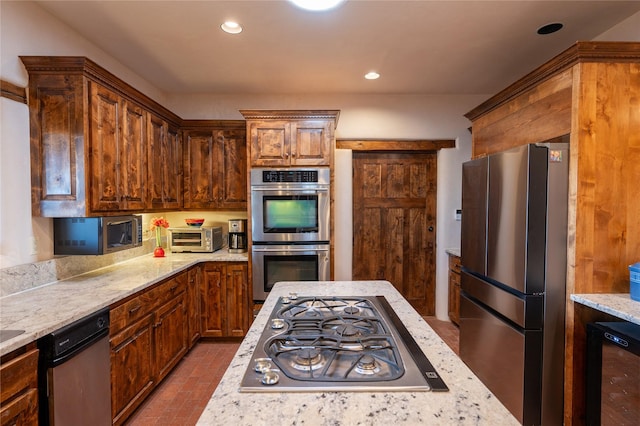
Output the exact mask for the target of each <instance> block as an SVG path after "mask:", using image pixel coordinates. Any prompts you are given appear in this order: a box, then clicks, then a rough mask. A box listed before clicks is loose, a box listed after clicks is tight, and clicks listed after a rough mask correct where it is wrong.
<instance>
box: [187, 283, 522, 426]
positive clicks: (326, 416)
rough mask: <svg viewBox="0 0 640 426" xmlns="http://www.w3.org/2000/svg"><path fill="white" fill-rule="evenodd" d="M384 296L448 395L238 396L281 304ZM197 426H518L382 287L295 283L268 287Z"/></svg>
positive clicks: (420, 320)
mask: <svg viewBox="0 0 640 426" xmlns="http://www.w3.org/2000/svg"><path fill="white" fill-rule="evenodd" d="M290 292H296V293H298V295H299V296H370V295H383V296H385V297H386V299H387V300H388V301H389V303H390V304H391V306H392V307H393V309H394V310H395V311H396V313H397V314H398V316H399V317H400V319H401V320H402V321H403V323H404V324H405V326H406V328H407V329H408V330H409V332H410V333H411V334H412V336H413V337H414V339H415V340H416V342H417V343H418V344H419V345H420V347H421V348H422V350H423V351H424V353H425V355H426V356H427V358H429V360H430V361H431V363H432V364H433V365H434V367H435V368H436V369H437V371H438V373H439V374H440V376H441V377H442V379H443V380H444V382H445V383H446V384H447V386H448V387H449V389H450V390H449V392H289V393H287V392H268V393H241V392H239V387H240V382H241V380H242V377H243V375H244V373H245V370H246V369H247V366H248V364H249V362H250V360H251V355H252V353H253V350H254V347H255V345H256V343H257V341H258V339H259V337H260V334H261V333H262V330H263V329H264V327H265V323H266V321H267V319H268V318H269V315H270V313H271V311H272V310H273V307H274V306H275V303H276V301H277V299H278V297H280V296H287V295H288V294H289V293H290ZM198 424H199V425H217V424H234V425H247V426H249V425H251V426H255V425H259V426H260V425H272V424H277V425H302V424H304V425H357V424H359V425H372V424H376V425H377V424H380V425H382V424H387V425H391V424H405V425H416V424H428V425H446V426H450V425H492V426H493V425H518V424H519V423H518V421H517V420H516V419H515V418H514V417H513V416H512V415H511V413H509V411H508V410H507V409H506V408H505V407H504V406H503V405H502V403H500V401H498V399H497V398H496V397H495V396H494V395H493V394H492V393H491V392H490V391H489V390H488V389H487V388H486V387H485V386H484V384H482V382H481V381H480V380H479V379H478V378H477V377H476V376H475V375H474V374H473V373H472V372H471V370H469V368H468V367H467V366H466V365H465V364H464V363H463V362H462V360H460V358H459V357H458V356H457V355H456V354H455V353H454V352H453V351H452V350H451V349H450V348H449V347H448V346H447V345H446V344H445V343H444V341H443V340H442V339H441V338H440V337H439V336H438V335H437V334H436V333H435V332H434V331H433V330H432V329H431V327H430V326H429V325H428V324H427V323H426V322H425V321H424V319H423V318H422V317H421V316H420V315H419V314H418V313H417V312H416V311H415V310H414V309H413V308H412V307H411V305H409V303H408V302H407V301H406V300H405V299H404V298H403V297H402V296H401V295H400V293H399V292H398V291H397V290H396V289H395V288H394V287H393V286H392V285H391V284H390V283H389V282H387V281H343V282H313V283H308V282H305V283H301V282H298V283H294V282H283V283H278V284H276V285H275V286H274V288H273V290H272V291H271V292H270V295H269V297H268V298H267V300H266V301H265V304H264V306H263V308H262V309H261V310H260V312H259V314H258V316H257V317H256V319H255V321H254V323H253V325H252V326H251V328H250V329H249V331H248V333H247V336H246V337H245V339H244V340H243V342H242V344H241V345H240V347H239V349H238V352H237V353H236V355H235V357H234V358H233V360H232V361H231V363H230V365H229V368H228V369H227V371H226V372H225V374H224V376H223V377H222V380H221V381H220V384H219V385H218V387H217V389H216V390H215V392H214V394H213V395H212V396H211V399H210V400H209V403H208V405H207V407H206V408H205V411H204V412H203V414H202V416H201V417H200V420H199V421H198Z"/></svg>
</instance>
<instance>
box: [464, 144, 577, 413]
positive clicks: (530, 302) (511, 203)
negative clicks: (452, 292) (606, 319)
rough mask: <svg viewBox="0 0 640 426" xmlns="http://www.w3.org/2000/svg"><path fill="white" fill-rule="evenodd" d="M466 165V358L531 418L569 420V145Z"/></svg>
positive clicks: (534, 147)
mask: <svg viewBox="0 0 640 426" xmlns="http://www.w3.org/2000/svg"><path fill="white" fill-rule="evenodd" d="M558 141H559V142H557V143H545V144H531V145H526V146H521V147H518V148H515V149H512V150H509V151H504V152H501V153H498V154H493V155H489V156H487V157H483V158H479V159H475V160H472V161H468V162H466V163H464V164H463V168H462V170H463V178H462V181H463V183H462V240H461V256H462V273H461V297H460V357H461V358H462V360H463V361H464V362H465V363H466V364H467V365H468V366H469V367H470V368H471V369H472V370H473V371H474V373H475V374H476V375H477V376H478V377H479V378H480V379H481V380H482V381H483V382H484V383H485V385H487V387H488V388H489V389H490V390H491V391H492V392H493V393H494V394H495V395H496V396H497V397H498V399H500V401H501V402H502V403H503V404H504V405H505V406H506V407H507V408H508V409H509V411H511V412H512V413H513V415H514V416H515V417H516V418H517V419H518V420H520V422H521V423H522V424H524V425H540V424H542V425H545V426H547V425H561V424H562V420H563V371H564V322H565V319H564V316H565V289H566V260H567V253H566V251H567V204H568V176H569V173H568V171H569V145H568V143H566V142H567V139H566V138H559V139H558Z"/></svg>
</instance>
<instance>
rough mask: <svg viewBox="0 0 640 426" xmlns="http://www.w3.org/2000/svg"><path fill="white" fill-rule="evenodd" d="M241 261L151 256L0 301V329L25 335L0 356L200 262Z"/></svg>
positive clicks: (224, 256) (227, 256) (217, 255)
mask: <svg viewBox="0 0 640 426" xmlns="http://www.w3.org/2000/svg"><path fill="white" fill-rule="evenodd" d="M211 261H213V262H236V261H239V262H246V261H247V254H246V253H242V254H231V253H229V252H228V250H227V249H226V248H225V249H222V250H218V251H217V252H214V253H167V255H166V257H162V258H155V257H153V256H152V255H151V254H149V255H144V256H140V257H136V258H134V259H131V260H128V261H125V262H121V263H116V264H114V265H111V266H108V267H105V268H101V269H97V270H95V271H91V272H89V273H86V274H82V275H78V276H76V277H73V278H68V279H65V280H61V281H55V282H52V283H50V284H46V285H43V286H40V287H37V288H34V289H30V290H26V291H22V292H20V293H15V294H11V295H9V296H4V297H1V298H0V329H1V330H25V332H24V333H23V334H21V335H19V336H17V337H14V338H12V339H9V340H7V341H5V342H3V343H1V344H0V355H5V354H7V353H9V352H11V351H12V350H14V349H17V348H20V347H22V346H24V345H26V344H28V343H31V342H33V341H35V340H37V339H38V338H40V337H42V336H44V335H46V334H48V333H50V332H52V331H55V330H57V329H59V328H61V327H63V326H65V325H67V324H70V323H72V322H73V321H75V320H78V319H81V318H83V317H85V316H87V315H89V314H91V313H93V312H95V311H97V310H98V309H101V308H104V307H105V306H109V305H111V304H113V303H115V302H117V301H119V300H122V299H124V298H126V297H128V296H130V295H132V294H134V293H136V292H138V291H140V290H143V289H145V288H146V287H149V286H150V285H153V284H155V283H158V282H160V281H162V280H164V279H166V278H169V277H171V276H172V275H175V274H176V273H178V272H181V271H184V270H186V269H188V268H189V267H191V266H193V265H195V264H197V263H200V262H211Z"/></svg>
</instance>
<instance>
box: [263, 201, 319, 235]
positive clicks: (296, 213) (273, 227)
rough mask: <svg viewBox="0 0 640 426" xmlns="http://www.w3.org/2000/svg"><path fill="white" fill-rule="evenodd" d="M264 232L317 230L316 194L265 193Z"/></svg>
mask: <svg viewBox="0 0 640 426" xmlns="http://www.w3.org/2000/svg"><path fill="white" fill-rule="evenodd" d="M262 203H263V231H264V232H265V233H300V232H318V196H317V195H265V196H263V199H262Z"/></svg>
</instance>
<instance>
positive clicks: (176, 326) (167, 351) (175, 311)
mask: <svg viewBox="0 0 640 426" xmlns="http://www.w3.org/2000/svg"><path fill="white" fill-rule="evenodd" d="M154 328H155V354H156V372H157V377H156V381H157V382H160V381H161V380H162V379H163V378H164V377H165V376H166V375H167V374H169V372H170V371H171V369H172V368H173V367H174V366H175V365H176V364H177V363H178V361H180V360H181V359H182V357H183V356H184V355H185V354H186V353H187V350H188V339H187V329H188V327H187V315H186V306H185V293H184V292H183V293H181V294H180V295H178V296H176V297H175V298H173V299H172V300H170V301H169V302H167V303H166V304H164V305H163V306H162V307H160V309H158V311H157V313H156V322H155V324H154Z"/></svg>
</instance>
